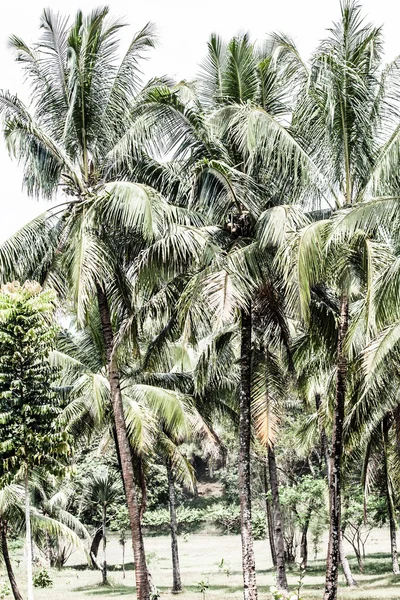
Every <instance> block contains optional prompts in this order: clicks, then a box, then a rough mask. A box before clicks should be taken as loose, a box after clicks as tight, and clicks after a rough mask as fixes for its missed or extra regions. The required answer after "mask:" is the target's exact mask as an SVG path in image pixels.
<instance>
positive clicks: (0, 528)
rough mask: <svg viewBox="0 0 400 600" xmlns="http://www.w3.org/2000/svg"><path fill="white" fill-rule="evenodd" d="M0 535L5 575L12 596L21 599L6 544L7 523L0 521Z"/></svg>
mask: <svg viewBox="0 0 400 600" xmlns="http://www.w3.org/2000/svg"><path fill="white" fill-rule="evenodd" d="M0 537H1V553H2V555H3V559H4V563H5V565H6V569H7V575H8V579H9V582H10V586H11V589H12V593H13V596H14V600H23V598H22V596H21V593H20V591H19V589H18V585H17V580H16V579H15V575H14V571H13V568H12V564H11V559H10V554H9V552H8V544H7V523H5V522H4V521H0Z"/></svg>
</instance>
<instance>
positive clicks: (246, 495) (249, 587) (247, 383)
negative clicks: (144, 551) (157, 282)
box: [239, 306, 257, 600]
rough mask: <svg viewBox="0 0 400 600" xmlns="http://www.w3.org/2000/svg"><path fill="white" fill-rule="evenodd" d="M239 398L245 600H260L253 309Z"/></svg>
mask: <svg viewBox="0 0 400 600" xmlns="http://www.w3.org/2000/svg"><path fill="white" fill-rule="evenodd" d="M241 316H242V322H241V334H242V335H241V347H240V394H239V496H240V533H241V538H242V570H243V594H244V600H257V583H256V566H255V560H254V547H253V529H252V524H251V483H250V442H251V306H248V310H247V311H245V310H242V315H241Z"/></svg>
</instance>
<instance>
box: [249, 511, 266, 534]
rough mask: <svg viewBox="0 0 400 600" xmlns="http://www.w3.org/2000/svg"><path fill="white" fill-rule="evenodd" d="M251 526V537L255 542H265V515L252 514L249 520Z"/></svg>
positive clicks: (261, 512) (260, 513) (258, 512)
mask: <svg viewBox="0 0 400 600" xmlns="http://www.w3.org/2000/svg"><path fill="white" fill-rule="evenodd" d="M251 522H252V525H253V537H254V539H255V540H265V538H266V537H267V522H266V515H265V512H263V511H255V512H253V516H252V519H251Z"/></svg>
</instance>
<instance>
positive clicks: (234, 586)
mask: <svg viewBox="0 0 400 600" xmlns="http://www.w3.org/2000/svg"><path fill="white" fill-rule="evenodd" d="M324 542H326V540H325V541H324ZM388 544H389V535H388V532H387V531H386V530H377V531H375V532H373V535H372V538H371V543H370V552H371V554H370V555H369V556H368V557H367V559H366V562H365V570H364V573H363V574H360V573H358V571H357V568H356V561H355V559H354V558H351V557H350V563H351V566H352V568H353V572H354V574H355V576H356V579H357V581H358V584H359V585H358V587H357V589H355V590H349V589H346V587H345V585H344V581H343V576H342V575H341V576H340V589H339V594H338V598H339V599H340V600H345V599H346V600H347V599H348V600H350V599H351V600H377V599H379V598H385V599H386V600H398V599H399V598H400V578H395V577H393V575H391V563H390V556H389V554H386V553H384V552H382V550H386V549H387V547H388ZM323 546H325V544H323ZM179 549H180V561H181V572H182V580H183V584H184V587H185V590H184V592H183V593H182V594H181V595H180V598H181V600H202V595H201V593H200V588H199V585H198V584H199V582H200V581H206V582H208V585H209V587H208V589H207V592H206V600H221V599H222V598H224V599H228V598H229V599H233V600H235V599H239V598H242V595H243V594H242V586H241V582H242V574H241V570H240V568H241V555H240V537H239V536H236V535H229V536H228V535H226V536H218V535H206V534H192V535H189V536H188V539H187V540H186V541H185V540H184V539H183V537H181V538H180V540H179ZM324 551H325V550H324V547H321V553H320V558H321V559H322V557H323V554H324ZM18 552H19V554H21V551H18ZM146 553H147V556H148V559H149V568H150V571H151V573H152V576H153V579H154V581H155V583H156V585H157V587H158V589H159V591H160V593H161V598H167V597H171V593H170V586H171V579H172V576H171V558H170V541H169V538H168V536H160V537H150V538H148V539H146ZM13 554H15V559H19V558H20V556H17V554H16V553H13ZM126 554H127V561H128V565H127V567H128V569H127V572H126V579H125V580H124V579H123V577H122V572H121V571H120V570H119V569H118V568H117V569H115V566H117V565H120V564H121V561H122V551H121V547H120V546H119V544H118V541H117V539H116V538H114V537H111V538H110V541H109V552H108V562H109V563H110V583H111V585H110V586H109V587H102V586H101V585H99V582H100V580H101V575H100V573H99V572H98V571H92V570H90V569H86V568H84V566H83V563H84V557H83V556H82V555H80V554H79V553H78V552H76V553H74V554H73V555H72V557H71V559H70V561H69V564H68V565H67V567H65V568H64V569H63V570H61V571H53V572H52V576H53V579H54V586H53V587H52V588H48V589H44V590H42V589H37V590H36V591H35V600H45V599H46V600H50V599H51V600H80V599H82V600H83V599H85V598H87V599H90V598H96V599H98V600H106V599H108V598H116V597H119V598H123V597H131V598H132V597H134V595H135V588H134V571H133V564H132V553H131V551H130V549H127V553H126ZM255 554H256V563H257V583H258V585H259V598H260V600H267V599H269V598H270V594H269V587H270V586H271V585H273V583H274V573H273V571H272V570H271V561H270V555H269V548H268V542H267V541H257V542H255ZM221 559H224V564H223V567H222V569H221V568H220V567H219V566H218V565H219V564H220V563H221ZM14 567H15V573H16V577H17V580H18V583H19V584H20V587H21V591H22V593H23V594H24V593H25V572H24V564H23V561H21V562H20V563H19V564H18V560H15V561H14ZM1 578H2V579H6V575H5V572H4V566H1ZM297 580H298V572H297V570H296V569H291V570H290V572H289V583H290V585H291V586H292V588H293V587H294V586H295V585H296V583H297ZM323 582H324V561H323V560H317V561H311V562H310V565H309V568H308V570H307V573H306V576H305V578H304V585H303V598H304V599H305V600H311V599H314V598H322V591H323Z"/></svg>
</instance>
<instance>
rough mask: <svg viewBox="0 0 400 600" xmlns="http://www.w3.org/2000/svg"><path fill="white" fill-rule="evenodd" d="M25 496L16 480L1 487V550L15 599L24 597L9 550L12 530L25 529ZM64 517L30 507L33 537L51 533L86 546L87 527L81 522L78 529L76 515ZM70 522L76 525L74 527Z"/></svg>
mask: <svg viewBox="0 0 400 600" xmlns="http://www.w3.org/2000/svg"><path fill="white" fill-rule="evenodd" d="M24 496H25V490H24V488H23V487H21V486H20V485H19V484H17V483H13V484H10V485H6V486H4V487H3V488H2V489H1V490H0V537H1V553H2V556H3V559H4V563H5V565H6V569H7V575H8V578H9V581H10V586H11V589H12V593H13V596H14V599H15V600H22V595H21V593H20V591H19V589H18V585H17V580H16V578H15V574H14V571H13V568H12V563H11V559H10V555H9V550H8V535H9V533H10V531H12V532H13V534H16V533H20V532H22V531H23V530H24V529H25V519H26V513H25V497H24ZM63 517H65V515H64V516H62V517H61V519H60V520H59V519H57V518H52V517H50V516H48V515H46V514H44V513H43V512H42V510H40V509H37V508H36V507H34V506H31V507H30V523H31V527H32V534H33V536H34V537H35V538H36V539H37V541H39V542H40V541H42V542H43V541H45V540H46V536H51V537H53V538H55V539H57V538H59V539H64V540H69V541H70V542H71V543H72V544H74V546H75V547H77V548H80V549H83V548H84V546H83V542H82V539H81V538H80V535H81V534H82V533H84V532H85V529H84V528H83V526H82V525H81V524H79V527H78V528H76V520H74V519H73V518H71V519H69V518H67V519H65V518H63ZM67 523H68V524H67ZM69 525H73V528H71V527H70V526H69ZM74 529H77V531H74ZM78 533H79V535H78ZM43 538H44V539H43ZM44 546H45V544H44Z"/></svg>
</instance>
